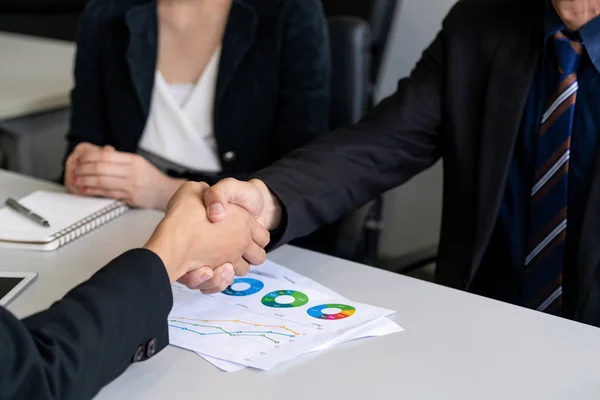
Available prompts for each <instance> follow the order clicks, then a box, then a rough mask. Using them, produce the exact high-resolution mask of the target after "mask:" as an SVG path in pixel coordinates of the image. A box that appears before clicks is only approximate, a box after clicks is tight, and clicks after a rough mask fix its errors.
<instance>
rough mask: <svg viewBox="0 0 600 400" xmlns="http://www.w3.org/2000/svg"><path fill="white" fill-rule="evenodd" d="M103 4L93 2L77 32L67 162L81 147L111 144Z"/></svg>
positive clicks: (105, 7) (87, 8)
mask: <svg viewBox="0 0 600 400" xmlns="http://www.w3.org/2000/svg"><path fill="white" fill-rule="evenodd" d="M107 8H108V6H106V4H103V2H102V1H92V2H90V3H89V4H88V5H87V7H86V9H85V11H84V13H83V15H82V17H81V19H80V21H79V28H78V31H77V39H76V41H77V52H76V55H75V67H74V81H75V87H74V88H73V90H72V91H71V124H70V128H69V132H68V133H67V142H68V144H67V152H66V155H65V160H66V159H67V158H68V156H69V155H70V154H71V152H73V149H74V148H75V146H77V145H78V144H79V143H84V142H88V143H92V144H95V145H98V146H103V145H106V144H107V143H108V140H109V137H108V135H109V133H108V127H107V118H106V109H105V103H104V99H105V96H104V92H103V87H104V84H103V79H104V78H103V77H104V75H103V71H102V65H103V64H102V61H101V60H102V57H103V54H102V44H103V43H105V41H106V39H105V36H106V35H107V34H108V33H107V32H105V31H106V28H105V27H104V25H105V24H106V23H107V22H106V18H105V17H104V16H103V13H104V12H105V10H106V9H107Z"/></svg>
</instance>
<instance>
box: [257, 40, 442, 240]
mask: <svg viewBox="0 0 600 400" xmlns="http://www.w3.org/2000/svg"><path fill="white" fill-rule="evenodd" d="M444 48H445V38H444V31H443V30H442V32H441V33H440V34H438V36H437V38H436V39H435V40H434V42H433V43H432V44H431V46H430V47H429V48H428V49H427V50H426V51H425V52H424V53H423V56H422V58H421V60H420V61H419V62H418V63H417V65H416V67H415V69H414V70H413V71H412V73H411V75H410V76H409V77H408V78H406V79H403V80H401V81H400V82H399V84H398V88H397V91H396V93H395V94H393V95H392V96H390V97H389V98H387V99H386V100H384V101H383V102H382V103H381V104H380V105H378V106H377V107H376V108H375V109H374V110H373V111H372V112H371V113H370V114H369V115H367V116H366V117H365V118H364V119H363V120H362V121H361V122H359V123H358V124H356V125H354V126H350V127H348V128H343V129H340V130H336V131H334V132H331V133H329V134H327V135H325V136H323V137H321V138H320V139H318V140H317V141H315V142H314V143H312V144H309V145H308V146H306V147H304V148H301V149H299V150H297V151H295V152H293V153H292V154H290V155H289V156H288V157H286V158H284V159H283V160H280V161H279V162H277V163H276V164H274V165H272V166H271V167H268V168H266V169H264V170H262V171H259V172H258V173H257V174H255V177H257V178H259V179H261V180H263V181H264V182H265V183H266V184H267V186H268V187H269V188H270V189H271V191H272V192H273V193H274V194H275V195H276V196H277V197H278V198H279V199H280V201H281V203H282V205H283V209H284V213H285V225H283V226H281V227H280V229H278V232H279V235H273V236H272V238H273V241H272V245H271V246H270V248H274V247H277V246H278V245H281V244H284V243H286V242H289V241H290V240H292V239H294V238H297V237H301V236H304V235H307V234H309V233H310V232H312V231H314V230H316V229H317V228H318V227H320V226H322V225H325V224H328V223H331V222H333V221H335V220H336V219H338V218H339V217H341V216H342V215H344V214H345V213H347V212H349V211H352V210H354V209H356V208H358V207H360V206H361V205H363V204H365V203H367V202H368V201H370V200H372V199H374V198H376V197H377V196H378V195H380V194H381V193H383V192H384V191H386V190H389V189H391V188H394V187H395V186H398V185H400V184H402V183H405V182H406V181H408V180H409V179H411V178H412V177H414V176H415V175H416V174H418V173H419V172H421V171H423V170H425V169H426V168H429V167H430V166H432V165H433V164H434V163H435V162H436V161H437V160H438V159H439V158H440V156H441V150H442V149H441V147H442V139H441V134H440V132H441V130H442V123H443V118H442V93H443V88H444V62H445V60H444V53H445V51H444Z"/></svg>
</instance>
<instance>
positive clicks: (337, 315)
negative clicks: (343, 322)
mask: <svg viewBox="0 0 600 400" xmlns="http://www.w3.org/2000/svg"><path fill="white" fill-rule="evenodd" d="M336 311H337V312H336ZM306 312H307V313H308V315H310V316H311V317H313V318H318V319H326V320H330V321H331V320H337V319H344V318H348V317H351V316H352V315H354V313H355V312H356V308H354V307H352V306H349V305H346V304H321V305H320V306H314V307H311V308H309V309H308V311H306ZM332 312H333V313H332Z"/></svg>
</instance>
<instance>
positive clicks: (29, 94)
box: [0, 33, 75, 120]
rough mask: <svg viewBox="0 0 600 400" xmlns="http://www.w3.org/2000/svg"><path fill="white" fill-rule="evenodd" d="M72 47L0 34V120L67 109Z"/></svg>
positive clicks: (52, 41) (71, 45)
mask: <svg viewBox="0 0 600 400" xmlns="http://www.w3.org/2000/svg"><path fill="white" fill-rule="evenodd" d="M74 54H75V45H74V44H73V43H69V42H63V41H58V40H51V39H44V38H39V37H31V36H25V35H16V34H8V33H2V34H0V55H1V58H2V62H0V120H7V119H13V118H17V117H22V116H25V115H31V114H37V113H40V112H44V111H50V110H55V109H58V108H66V107H68V106H69V91H70V90H71V87H72V86H73V77H72V72H73V57H74Z"/></svg>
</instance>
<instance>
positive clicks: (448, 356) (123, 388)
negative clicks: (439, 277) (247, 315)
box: [0, 171, 600, 400]
mask: <svg viewBox="0 0 600 400" xmlns="http://www.w3.org/2000/svg"><path fill="white" fill-rule="evenodd" d="M19 182H21V179H20V178H18V177H15V176H7V175H6V174H3V173H2V172H1V171H0V193H2V196H7V195H12V194H13V193H14V194H17V193H19V194H21V193H22V192H23V191H26V190H30V189H31V188H33V187H34V186H36V183H35V182H34V181H33V182H32V181H30V180H25V179H23V180H22V183H19ZM2 196H0V197H2ZM0 200H1V199H0ZM160 216H161V215H160V213H158V212H152V211H135V212H131V213H129V214H128V215H126V216H124V217H122V218H119V219H117V220H115V221H114V222H112V223H110V224H108V225H107V226H105V227H103V228H101V229H100V230H98V231H96V232H95V233H93V234H91V235H89V236H87V237H85V238H82V239H80V240H77V241H76V242H74V243H73V244H72V245H69V246H68V247H65V248H63V249H62V250H59V251H57V252H54V253H48V254H41V253H26V252H15V251H5V250H4V251H0V260H1V264H2V269H5V270H11V271H35V272H38V273H39V274H40V275H39V278H38V280H37V281H36V283H34V284H33V286H31V287H30V288H29V289H28V290H27V291H26V292H25V293H23V294H22V295H21V296H20V297H19V298H18V299H17V300H16V301H15V302H14V303H13V304H12V305H11V306H10V307H9V308H10V309H11V311H13V312H14V313H16V314H17V315H19V316H21V317H22V316H25V315H27V314H29V313H31V312H34V311H37V310H40V309H42V308H44V307H46V306H47V305H49V304H50V303H51V302H52V301H54V300H56V299H58V298H59V297H60V296H62V295H64V294H65V293H66V292H67V290H68V289H69V288H71V287H72V286H74V285H76V284H77V283H79V282H81V281H82V280H84V279H86V278H88V277H89V276H90V275H91V274H92V273H93V272H94V271H96V270H97V269H98V268H100V267H101V266H102V265H104V264H105V263H106V262H107V261H109V260H110V259H111V258H113V257H114V256H116V255H118V254H119V253H120V252H122V251H125V250H127V249H129V248H131V247H135V246H140V245H142V244H143V243H144V241H145V240H146V238H147V237H148V235H149V234H150V231H151V230H152V228H153V226H154V225H155V224H156V222H157V221H158V220H159V219H160ZM270 257H271V258H272V259H273V260H274V261H276V262H279V263H281V264H283V265H286V266H288V267H290V268H292V269H294V270H297V271H299V272H302V273H303V274H305V275H308V276H310V277H311V278H313V279H316V280H317V281H319V282H321V283H323V284H325V285H327V286H329V287H331V288H332V289H334V290H336V291H339V292H340V293H341V294H343V295H345V296H347V297H349V298H351V299H353V300H356V301H361V302H366V303H370V304H373V305H377V306H381V307H387V308H391V309H394V310H397V311H398V312H397V314H396V316H395V317H394V319H395V320H396V321H397V322H398V323H399V324H400V325H402V326H403V327H404V328H405V329H406V332H402V333H399V334H395V335H391V336H387V337H383V338H377V339H373V340H371V339H368V340H364V341H359V342H355V343H350V344H346V345H343V346H340V347H338V348H335V349H332V350H329V351H327V352H324V353H316V354H311V355H308V356H304V357H301V358H299V359H297V360H294V361H292V362H290V363H287V364H284V365H282V366H280V367H277V368H275V369H274V370H272V371H271V372H266V373H265V372H258V371H251V370H245V371H241V372H236V373H231V374H228V373H224V372H220V371H219V370H217V369H216V368H215V367H213V366H211V365H210V364H208V363H206V362H205V361H203V360H202V359H200V358H199V357H198V356H196V355H194V354H192V353H190V352H186V351H183V350H180V349H176V348H171V347H169V348H167V349H166V350H165V351H163V352H162V353H160V354H159V355H157V356H156V357H155V358H153V359H152V360H150V361H148V362H145V363H141V364H138V365H134V366H133V367H132V368H130V369H129V370H128V371H127V372H126V373H125V374H124V375H123V376H121V377H120V378H118V379H117V380H116V381H115V382H113V383H112V384H110V385H109V386H108V387H106V388H105V389H104V390H103V391H102V392H101V393H100V394H99V396H98V398H99V399H115V400H117V399H176V398H181V399H186V398H190V399H191V398H194V399H195V398H201V399H208V398H211V399H217V398H219V399H226V398H232V399H244V400H254V399H256V400H259V399H260V400H269V399H286V400H307V399H319V400H320V399H332V400H338V399H340V400H342V399H377V400H379V399H427V400H429V399H444V400H454V399H456V400H482V399H486V400H495V399H498V400H500V399H501V400H505V399H544V400H554V399H565V400H575V399H576V400H587V399H590V400H592V399H593V400H597V399H598V398H599V396H600V330H599V329H596V328H592V327H589V326H585V325H582V324H577V323H574V322H570V321H566V320H562V319H559V318H554V317H551V316H547V315H544V314H540V313H536V312H533V311H529V310H525V309H521V308H517V307H513V306H509V305H506V304H503V303H499V302H495V301H491V300H488V299H484V298H481V297H477V296H473V295H470V294H467V293H463V292H458V291H455V290H450V289H447V288H443V287H440V286H437V285H433V284H429V283H426V282H422V281H418V280H414V279H411V278H406V277H403V276H398V275H394V274H391V273H388V272H384V271H380V270H376V269H373V268H369V267H365V266H362V265H358V264H354V263H350V262H346V261H342V260H338V259H334V258H331V257H327V256H323V255H319V254H316V253H311V252H307V251H304V250H300V249H297V248H293V247H284V248H282V249H280V250H278V251H276V252H275V253H273V254H272V255H271V256H270Z"/></svg>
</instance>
